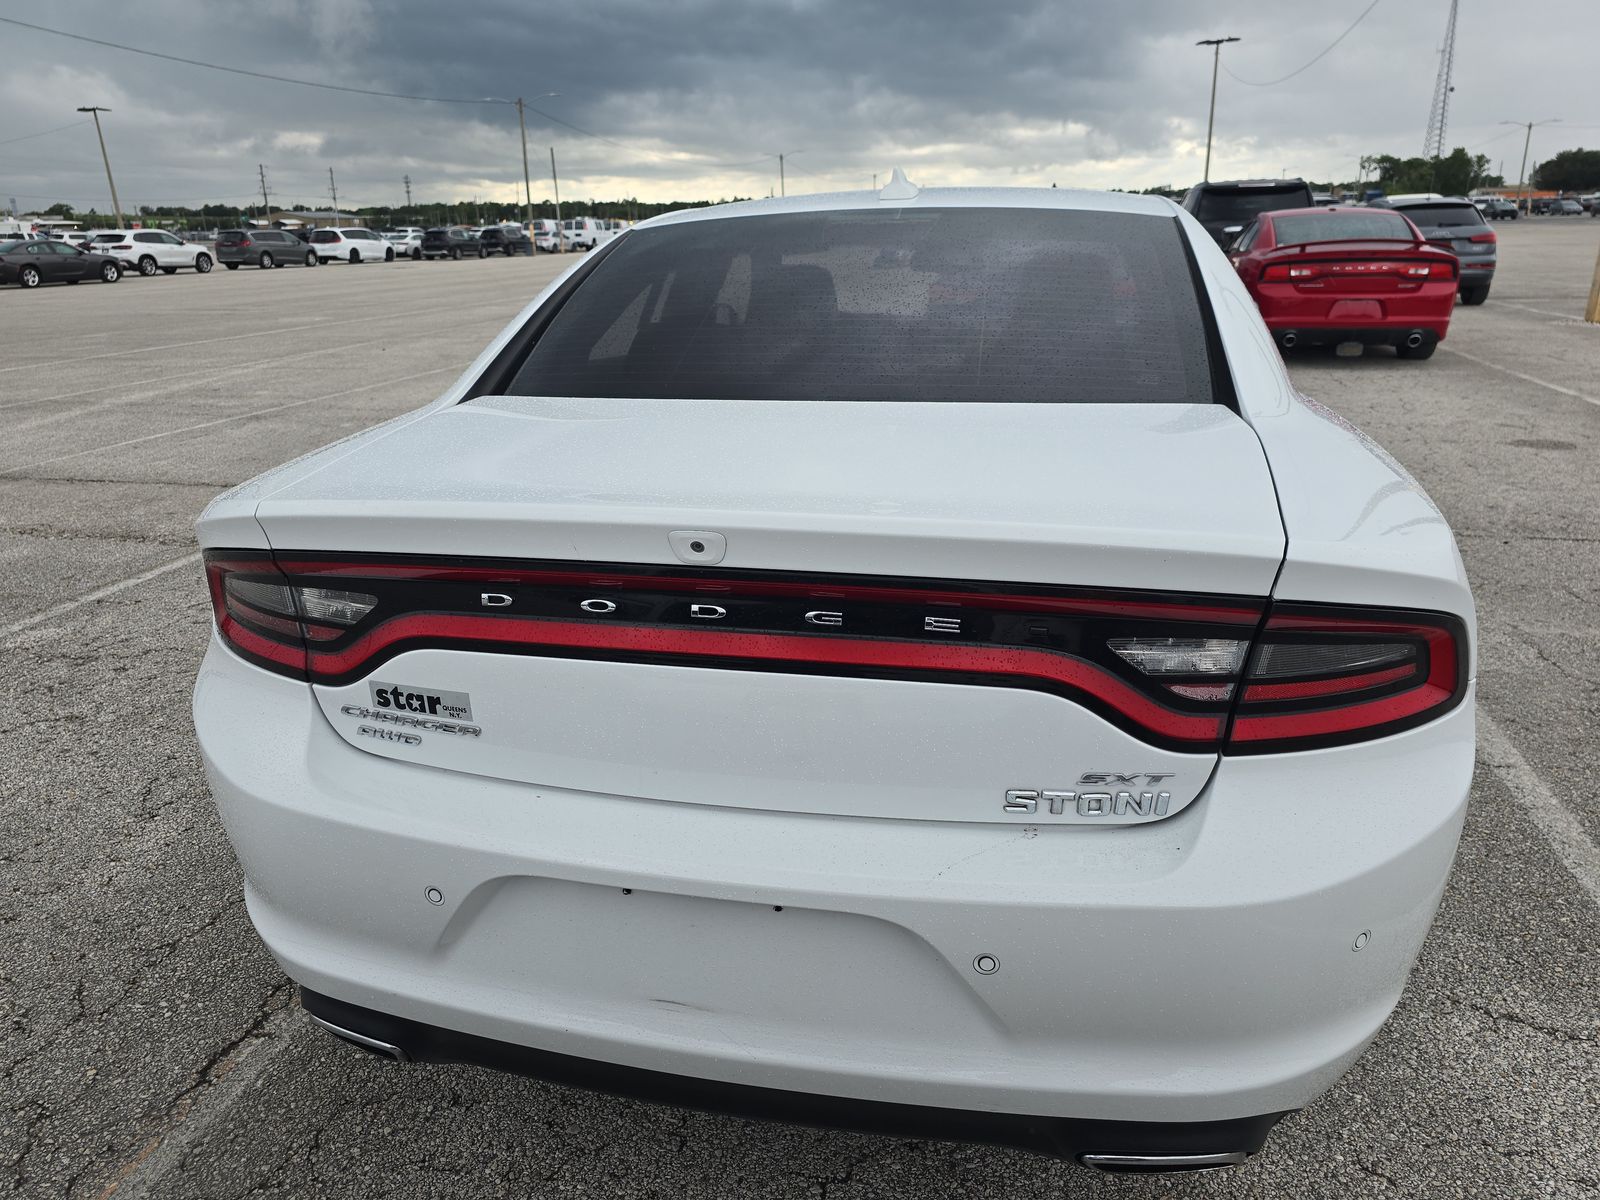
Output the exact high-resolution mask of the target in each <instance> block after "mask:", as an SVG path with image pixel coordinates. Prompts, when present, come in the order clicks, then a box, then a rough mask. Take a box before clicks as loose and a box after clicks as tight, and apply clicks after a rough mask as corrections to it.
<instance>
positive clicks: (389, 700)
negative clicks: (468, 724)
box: [367, 680, 472, 721]
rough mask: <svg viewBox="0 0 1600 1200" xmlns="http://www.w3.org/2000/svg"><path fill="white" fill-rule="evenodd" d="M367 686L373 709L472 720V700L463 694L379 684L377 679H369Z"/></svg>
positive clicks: (455, 719) (397, 684)
mask: <svg viewBox="0 0 1600 1200" xmlns="http://www.w3.org/2000/svg"><path fill="white" fill-rule="evenodd" d="M367 686H368V688H369V689H370V690H371V692H372V706H373V707H374V708H389V709H394V710H395V711H397V712H413V713H423V714H426V715H427V716H430V717H449V718H450V719H451V720H453V721H470V720H472V697H471V696H470V695H468V694H467V693H466V692H441V691H438V690H436V689H432V688H420V687H413V686H410V685H408V684H400V683H382V682H380V681H378V680H372V681H371V682H370V683H369V684H368V685H367Z"/></svg>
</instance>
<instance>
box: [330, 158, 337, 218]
mask: <svg viewBox="0 0 1600 1200" xmlns="http://www.w3.org/2000/svg"><path fill="white" fill-rule="evenodd" d="M328 191H329V192H330V193H331V194H332V196H333V223H334V224H335V225H337V224H338V223H339V185H338V184H336V183H334V181H333V168H332V167H329V168H328Z"/></svg>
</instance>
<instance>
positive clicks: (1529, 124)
mask: <svg viewBox="0 0 1600 1200" xmlns="http://www.w3.org/2000/svg"><path fill="white" fill-rule="evenodd" d="M1560 122H1561V118H1560V117H1551V118H1550V119H1549V120H1545V121H1501V122H1500V124H1502V125H1521V126H1522V127H1523V128H1524V129H1526V130H1527V131H1528V132H1527V133H1526V134H1525V135H1524V137H1523V139H1522V167H1521V169H1520V170H1519V171H1518V172H1517V198H1518V199H1521V200H1524V201H1525V203H1526V204H1527V206H1528V215H1529V216H1530V217H1531V216H1533V201H1532V200H1531V199H1526V198H1525V197H1524V196H1523V194H1522V193H1523V189H1522V184H1523V181H1524V180H1526V179H1527V177H1528V146H1529V145H1530V144H1531V143H1532V142H1533V127H1534V126H1535V125H1558V124H1560Z"/></svg>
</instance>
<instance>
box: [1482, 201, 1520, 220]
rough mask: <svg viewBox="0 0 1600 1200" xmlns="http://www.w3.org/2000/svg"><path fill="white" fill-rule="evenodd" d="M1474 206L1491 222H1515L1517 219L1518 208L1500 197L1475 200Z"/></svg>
mask: <svg viewBox="0 0 1600 1200" xmlns="http://www.w3.org/2000/svg"><path fill="white" fill-rule="evenodd" d="M1473 205H1474V206H1475V207H1476V208H1477V210H1478V211H1479V212H1481V213H1482V214H1483V215H1484V218H1485V219H1486V220H1490V221H1515V220H1516V219H1517V206H1516V205H1515V204H1513V203H1512V202H1511V201H1509V200H1504V199H1501V198H1500V197H1499V196H1489V197H1486V198H1483V199H1481V200H1474V201H1473Z"/></svg>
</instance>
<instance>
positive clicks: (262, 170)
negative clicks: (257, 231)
mask: <svg viewBox="0 0 1600 1200" xmlns="http://www.w3.org/2000/svg"><path fill="white" fill-rule="evenodd" d="M256 174H257V175H259V176H261V222H262V224H266V223H267V217H268V216H270V215H271V213H272V201H270V200H268V199H267V168H266V165H265V164H264V163H257V164H256Z"/></svg>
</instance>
